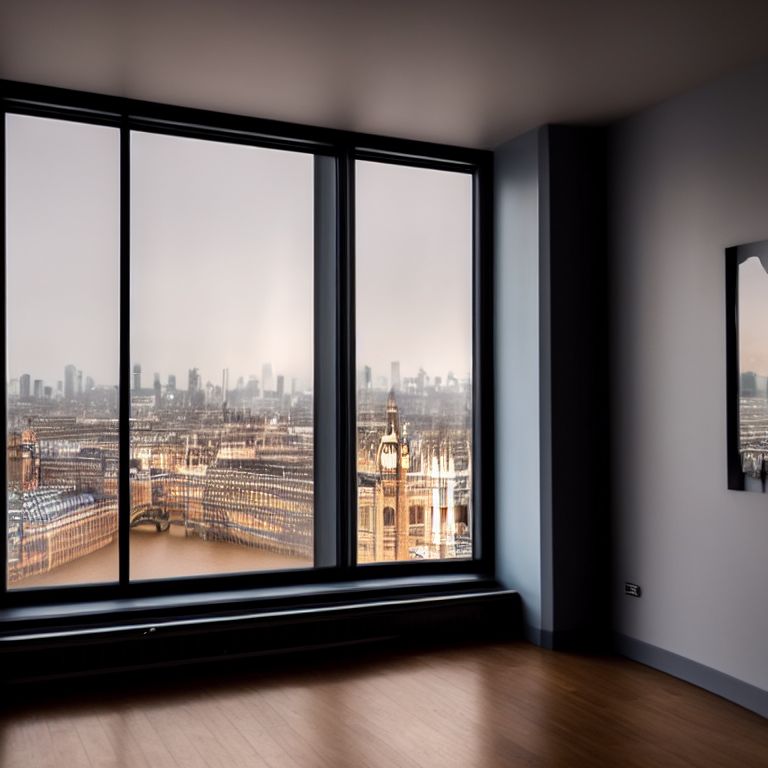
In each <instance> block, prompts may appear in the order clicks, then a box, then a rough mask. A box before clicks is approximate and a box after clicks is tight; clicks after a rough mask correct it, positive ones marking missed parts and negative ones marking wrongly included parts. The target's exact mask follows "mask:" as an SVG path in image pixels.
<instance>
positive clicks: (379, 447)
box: [356, 161, 472, 563]
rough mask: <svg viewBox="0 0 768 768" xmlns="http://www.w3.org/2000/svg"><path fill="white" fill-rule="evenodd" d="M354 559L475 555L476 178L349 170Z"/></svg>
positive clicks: (378, 166)
mask: <svg viewBox="0 0 768 768" xmlns="http://www.w3.org/2000/svg"><path fill="white" fill-rule="evenodd" d="M356 216H357V221H356V238H357V240H356V260H357V261H356V283H357V298H356V307H357V310H356V311H357V324H356V333H357V364H358V373H357V488H358V490H357V506H358V526H357V539H358V551H357V557H358V562H360V563H370V562H381V561H386V560H422V559H450V558H469V557H471V556H472V537H471V530H472V178H471V176H469V175H468V174H463V173H454V172H447V171H436V170H431V169H424V168H409V167H406V166H400V165H388V164H385V163H375V162H367V161H366V162H363V161H360V162H358V163H357V166H356Z"/></svg>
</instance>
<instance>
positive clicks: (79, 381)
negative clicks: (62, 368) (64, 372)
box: [77, 371, 83, 397]
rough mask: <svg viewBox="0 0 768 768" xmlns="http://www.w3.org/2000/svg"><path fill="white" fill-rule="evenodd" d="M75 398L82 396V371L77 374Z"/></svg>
mask: <svg viewBox="0 0 768 768" xmlns="http://www.w3.org/2000/svg"><path fill="white" fill-rule="evenodd" d="M77 396H78V397H82V396H83V372H82V371H78V372H77Z"/></svg>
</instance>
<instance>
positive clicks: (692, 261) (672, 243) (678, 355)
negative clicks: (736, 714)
mask: <svg viewBox="0 0 768 768" xmlns="http://www.w3.org/2000/svg"><path fill="white" fill-rule="evenodd" d="M767 93H768V65H767V66H762V67H759V68H756V69H753V70H751V71H749V72H746V73H742V74H740V75H736V76H733V77H730V78H727V79H725V80H722V81H719V82H717V83H715V84H714V85H712V86H710V87H707V88H704V89H700V90H697V91H694V92H691V93H689V94H686V95H684V96H681V97H679V98H676V99H673V100H671V101H669V102H666V103H664V104H662V105H660V106H658V107H656V108H654V109H652V110H649V111H646V112H644V113H642V114H640V115H639V116H637V117H635V118H632V119H630V120H627V121H626V122H624V123H622V124H620V125H618V126H617V127H616V129H615V131H614V136H613V138H614V141H613V147H612V156H611V159H612V167H613V174H612V200H613V210H612V231H613V236H612V243H611V250H612V264H613V267H612V310H611V323H610V327H611V332H612V341H611V361H612V362H611V376H612V393H613V397H612V439H613V454H612V459H613V460H612V475H613V478H614V486H613V487H614V493H613V500H612V509H613V526H614V576H613V583H612V587H613V605H614V611H615V628H616V629H617V630H618V632H620V633H621V634H622V635H624V636H626V637H628V638H632V639H634V640H639V641H642V642H643V643H648V644H650V645H652V646H655V647H656V648H661V649H664V650H667V651H670V652H672V653H675V654H679V655H680V656H683V657H685V658H686V659H691V660H693V661H695V662H698V663H700V664H703V665H706V666H708V667H711V668H713V669H715V670H719V671H720V672H723V673H725V674H727V675H730V676H732V677H735V678H737V679H739V680H742V681H745V682H748V683H751V684H752V685H754V686H758V687H760V688H762V689H768V556H766V549H767V548H768V496H766V495H759V494H752V493H744V492H736V491H728V490H726V482H727V477H726V441H725V435H726V417H725V384H726V376H725V307H724V291H725V287H724V253H723V252H724V249H725V247H726V246H729V245H734V244H737V243H744V242H749V241H754V240H762V239H766V238H768V99H766V94H767ZM625 580H630V581H634V582H637V583H639V584H640V585H641V586H642V588H643V596H642V597H641V598H640V599H633V598H629V597H624V596H623V594H622V584H623V582H624V581H625Z"/></svg>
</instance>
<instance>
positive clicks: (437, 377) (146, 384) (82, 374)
mask: <svg viewBox="0 0 768 768" xmlns="http://www.w3.org/2000/svg"><path fill="white" fill-rule="evenodd" d="M392 363H399V361H397V360H393V361H391V362H390V366H391V365H392ZM269 364H270V363H269V361H265V363H263V364H262V366H260V368H263V366H264V365H269ZM136 365H139V366H141V376H142V379H141V382H142V384H141V389H142V390H146V391H150V390H152V388H153V386H154V377H155V375H157V374H159V375H160V383H161V386H162V387H163V388H166V387H167V386H168V381H169V376H170V377H174V376H175V387H174V388H175V389H177V390H179V391H186V389H187V385H186V382H187V381H188V374H189V372H190V371H192V370H193V369H194V370H197V371H198V373H199V374H200V378H201V381H202V383H203V386H207V385H208V384H212V385H213V386H220V385H221V380H222V373H223V371H224V370H226V371H227V373H228V377H227V378H228V381H229V386H228V387H227V391H228V392H233V391H236V390H237V389H238V386H239V384H238V382H239V380H240V379H242V384H243V386H246V385H247V384H248V381H249V380H254V379H255V380H256V381H257V382H258V383H259V385H260V387H263V377H262V376H261V375H257V374H256V373H249V374H248V375H242V374H240V373H238V374H237V375H234V374H233V373H232V370H231V368H227V367H225V368H224V369H223V370H222V371H220V372H219V375H218V377H208V376H206V375H204V374H203V373H201V372H200V370H199V368H197V366H190V367H188V368H187V369H186V370H185V373H184V375H183V376H180V375H176V374H165V373H164V372H163V371H150V370H148V369H145V368H144V366H143V365H142V364H141V363H140V362H138V361H136V362H134V363H133V365H132V366H131V367H130V381H131V389H132V390H133V389H134V380H135V378H134V377H135V366H136ZM70 366H72V368H73V372H74V373H75V376H76V381H77V382H78V383H76V384H75V388H78V389H79V388H80V385H82V391H83V392H84V391H87V389H90V388H91V387H95V388H97V389H101V388H112V387H117V384H116V383H111V382H100V381H96V380H95V379H94V378H93V377H92V376H90V375H89V373H88V371H84V370H83V369H81V368H78V367H77V365H75V364H73V363H68V364H67V365H66V366H65V367H64V372H63V373H62V376H61V378H55V379H52V380H48V379H44V378H39V377H37V376H36V375H35V372H34V371H22V372H21V373H19V375H17V376H10V377H9V378H8V380H7V382H6V384H7V385H8V386H10V384H11V383H12V382H17V385H18V384H19V382H20V381H21V379H22V378H23V377H24V376H27V377H28V378H29V381H30V383H34V382H37V381H39V382H41V384H42V385H43V386H44V387H45V388H51V389H52V394H54V395H55V394H56V393H57V392H61V393H62V394H64V396H65V397H66V391H67V387H66V383H67V382H66V376H67V369H68V368H70ZM272 368H273V375H272V378H273V380H274V383H275V384H276V382H277V379H278V377H280V376H282V377H283V379H284V384H285V387H286V391H287V392H290V387H291V384H292V382H293V378H288V377H286V376H285V374H283V373H282V371H280V369H279V368H276V367H274V366H272ZM366 369H367V370H370V372H371V381H370V385H371V387H372V388H374V389H382V388H386V389H389V388H390V387H394V388H395V389H401V388H402V389H405V385H406V383H407V382H409V381H411V382H415V381H417V380H418V379H419V374H420V373H422V372H423V373H424V374H425V381H426V386H433V387H434V386H436V385H437V383H438V381H439V383H440V386H444V387H446V386H449V385H450V379H451V375H453V378H454V379H455V380H456V382H457V383H460V384H462V383H464V382H466V381H470V382H471V378H472V377H471V373H470V372H465V373H464V374H463V375H460V374H459V373H457V371H456V370H454V369H449V370H447V371H444V372H436V373H432V372H430V371H426V370H424V369H423V368H420V369H418V370H416V371H409V370H405V371H402V370H401V373H400V383H399V384H397V385H396V384H395V382H394V381H392V379H391V375H389V376H385V375H382V374H381V373H380V372H379V371H378V370H377V369H375V368H373V367H372V366H367V365H362V366H358V373H357V387H358V388H360V389H364V388H366V387H367V386H368V384H367V383H366V381H365V378H364V377H365V371H366ZM389 370H390V374H391V367H390V369H389ZM294 378H295V381H296V388H297V391H311V390H312V389H314V386H313V380H312V379H310V380H308V381H307V380H302V379H299V378H296V377H294ZM384 380H386V382H384ZM59 384H61V387H59ZM273 389H274V387H271V388H270V390H268V391H272V390H273Z"/></svg>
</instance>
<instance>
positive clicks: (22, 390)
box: [19, 373, 31, 400]
mask: <svg viewBox="0 0 768 768" xmlns="http://www.w3.org/2000/svg"><path fill="white" fill-rule="evenodd" d="M30 382H31V379H30V376H29V374H28V373H22V374H21V376H20V377H19V397H20V398H21V399H22V400H29V395H30Z"/></svg>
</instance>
